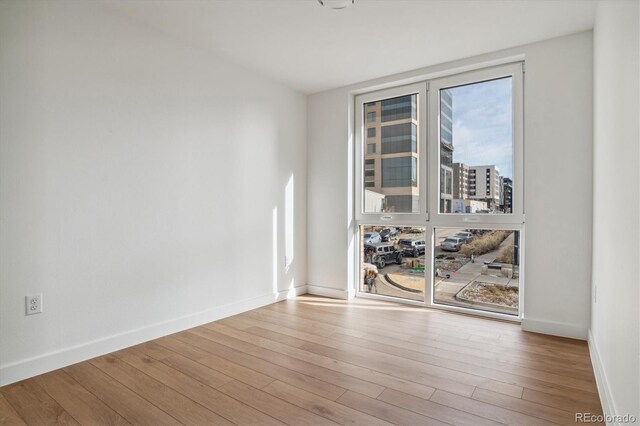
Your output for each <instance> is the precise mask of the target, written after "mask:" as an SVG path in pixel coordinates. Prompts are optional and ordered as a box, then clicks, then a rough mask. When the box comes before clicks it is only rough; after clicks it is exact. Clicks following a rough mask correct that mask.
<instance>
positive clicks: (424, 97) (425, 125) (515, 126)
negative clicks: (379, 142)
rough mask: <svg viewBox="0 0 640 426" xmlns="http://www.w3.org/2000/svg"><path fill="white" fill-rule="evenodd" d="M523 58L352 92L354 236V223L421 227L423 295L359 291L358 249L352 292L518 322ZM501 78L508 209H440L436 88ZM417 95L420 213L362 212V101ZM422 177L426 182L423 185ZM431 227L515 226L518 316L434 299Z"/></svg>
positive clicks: (521, 287)
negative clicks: (509, 148) (507, 127)
mask: <svg viewBox="0 0 640 426" xmlns="http://www.w3.org/2000/svg"><path fill="white" fill-rule="evenodd" d="M523 71H524V69H523V62H521V61H519V62H514V63H509V64H506V65H498V66H493V67H487V68H482V69H477V70H472V71H468V72H464V73H457V74H454V75H449V76H444V77H438V78H435V79H432V80H427V79H425V80H424V81H422V82H419V83H414V84H410V85H406V86H400V87H394V88H391V89H385V90H379V91H375V92H370V93H365V94H362V95H358V96H355V105H354V106H355V108H354V115H355V117H354V121H355V132H354V145H355V152H354V154H355V163H356V164H355V179H354V184H355V188H354V195H355V200H354V209H355V212H354V213H355V214H354V217H355V219H356V220H355V225H356V226H355V227H354V229H355V238H356V239H355V241H360V226H363V225H373V226H385V225H388V226H394V225H400V226H416V227H424V228H425V235H424V239H425V243H426V244H425V295H424V301H415V300H409V299H402V298H396V297H391V296H384V295H379V294H370V293H368V292H363V291H362V290H361V282H362V280H361V278H362V277H361V270H360V259H359V255H360V250H355V252H356V256H357V257H358V258H357V259H356V262H355V266H356V271H355V272H356V273H355V278H356V283H355V285H356V295H357V296H358V297H365V298H374V299H382V300H391V301H396V302H402V303H406V304H410V305H418V306H426V307H431V308H438V309H443V310H449V311H456V312H463V313H470V314H473V315H476V316H485V317H491V318H500V319H506V320H511V321H519V320H520V319H521V318H522V316H523V314H524V297H523V296H524V284H525V282H524V281H525V280H524V278H525V261H524V259H525V249H524V247H525V232H524V231H525V229H524V228H525V225H524V223H525V215H524V213H525V212H524V81H523ZM504 77H511V78H512V105H513V114H512V120H513V121H512V131H513V190H512V213H511V214H465V213H440V120H439V118H440V96H439V94H440V89H446V88H450V87H455V86H460V85H464V84H472V83H480V82H482V81H488V80H495V79H499V78H504ZM413 93H417V94H418V121H419V123H420V124H419V128H418V144H419V148H418V152H419V156H418V164H419V174H418V182H419V183H420V186H419V188H420V191H419V196H420V203H421V211H420V213H383V214H378V213H364V212H363V211H362V210H363V196H364V173H363V169H364V153H365V152H366V143H367V137H366V129H365V127H366V120H365V118H364V107H365V105H366V104H367V103H370V102H375V101H379V100H382V99H388V98H393V97H398V96H403V95H407V94H413ZM424 182H426V183H427V184H426V185H424ZM437 228H470V229H491V230H514V231H519V233H520V241H519V249H520V255H519V256H520V259H521V260H520V270H519V290H520V291H519V308H518V315H517V316H516V315H507V314H500V313H494V312H489V311H481V310H476V309H471V308H465V307H457V306H450V305H443V304H436V303H434V294H433V291H434V283H435V278H434V275H433V265H434V240H435V231H436V229H437Z"/></svg>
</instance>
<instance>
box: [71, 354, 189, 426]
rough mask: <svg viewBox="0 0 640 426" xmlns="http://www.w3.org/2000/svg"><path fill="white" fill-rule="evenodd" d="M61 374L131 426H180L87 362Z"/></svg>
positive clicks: (73, 366)
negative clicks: (142, 425) (68, 377)
mask: <svg viewBox="0 0 640 426" xmlns="http://www.w3.org/2000/svg"><path fill="white" fill-rule="evenodd" d="M64 371H65V372H66V373H67V374H69V375H70V376H71V377H73V378H74V379H75V380H76V381H77V382H78V383H80V384H81V385H82V386H83V387H84V388H85V389H87V390H88V391H90V392H91V393H92V394H94V395H95V396H97V397H98V398H100V399H101V400H102V402H104V403H105V404H106V405H108V406H109V408H111V409H112V410H114V411H116V412H117V413H118V414H120V415H121V416H122V417H124V418H125V419H126V420H127V421H128V422H129V423H131V424H145V425H176V424H180V423H179V422H178V421H177V420H176V419H175V418H173V417H171V416H170V415H169V414H167V413H165V412H164V411H162V410H160V409H159V408H158V407H156V406H155V405H153V404H152V403H150V402H149V401H147V400H146V399H144V398H142V397H141V396H139V395H138V394H137V393H135V392H133V391H132V390H130V389H129V388H127V387H126V386H124V385H123V384H121V383H120V382H118V381H117V380H116V379H114V378H112V377H111V376H109V375H108V374H107V373H104V372H103V371H102V370H100V369H99V368H98V367H96V366H94V365H93V364H91V363H90V362H82V363H80V364H75V365H72V366H70V367H66V368H64Z"/></svg>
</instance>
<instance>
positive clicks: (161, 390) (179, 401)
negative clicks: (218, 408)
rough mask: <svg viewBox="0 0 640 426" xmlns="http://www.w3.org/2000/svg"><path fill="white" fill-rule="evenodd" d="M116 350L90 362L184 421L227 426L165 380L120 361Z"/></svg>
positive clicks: (214, 414) (219, 418)
mask: <svg viewBox="0 0 640 426" xmlns="http://www.w3.org/2000/svg"><path fill="white" fill-rule="evenodd" d="M117 355H118V352H116V353H115V354H114V355H106V356H103V357H99V358H95V359H93V360H91V364H93V365H95V366H96V367H98V368H99V369H100V370H102V371H103V372H104V373H106V374H108V375H110V376H111V377H113V378H114V379H116V380H117V381H118V382H120V383H122V384H123V385H125V386H126V387H128V388H129V389H131V390H132V391H133V392H135V393H137V394H138V395H140V396H141V397H143V398H144V399H146V400H147V401H149V402H151V403H153V404H154V405H156V406H157V407H162V410H163V411H165V412H170V413H171V416H172V417H174V418H175V419H176V420H178V421H179V422H181V423H184V424H216V425H230V424H232V423H231V422H230V421H229V420H227V419H225V418H223V417H221V416H219V415H218V414H216V413H214V412H212V411H211V410H208V409H207V408H205V407H203V406H202V405H200V404H197V403H196V402H194V401H193V400H192V399H190V398H187V397H186V396H184V395H182V394H181V393H179V392H177V391H175V390H174V389H173V388H171V387H170V386H168V384H167V383H166V382H164V381H159V380H155V379H154V378H152V377H151V376H149V375H147V374H145V373H144V372H143V371H140V370H139V369H137V368H135V367H134V366H132V365H130V364H128V363H126V362H124V361H122V360H121V359H120V357H119V356H117Z"/></svg>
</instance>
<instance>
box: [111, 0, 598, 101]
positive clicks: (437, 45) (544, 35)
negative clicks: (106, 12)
mask: <svg viewBox="0 0 640 426" xmlns="http://www.w3.org/2000/svg"><path fill="white" fill-rule="evenodd" d="M104 3H105V4H107V5H108V7H110V8H112V9H115V10H117V11H118V12H119V13H122V14H125V15H127V16H129V17H132V18H135V19H137V20H140V21H142V22H144V23H146V24H147V25H149V26H151V27H154V28H157V29H160V30H162V31H164V32H166V33H169V34H172V35H173V36H175V37H178V38H181V39H183V40H185V41H188V42H190V43H194V44H196V45H198V46H200V47H202V48H204V49H208V50H210V51H213V52H216V53H218V54H222V55H224V56H226V57H228V59H230V60H231V61H233V62H235V63H239V64H241V65H243V66H246V67H248V68H251V69H253V70H256V71H258V72H261V73H263V74H266V75H268V76H270V77H272V78H273V79H276V80H279V81H281V82H283V83H285V84H287V85H288V86H290V87H293V88H295V89H297V90H299V91H301V92H304V93H314V92H318V91H322V90H326V89H330V88H334V87H339V86H344V85H347V84H351V83H356V82H360V81H364V80H368V79H372V78H376V77H382V76H385V75H389V74H394V73H398V72H402V71H409V70H412V69H417V68H421V67H425V66H429V65H434V64H438V63H442V62H446V61H451V60H455V59H460V58H465V57H469V56H473V55H477V54H481V53H486V52H491V51H495V50H499V49H504V48H508V47H513V46H518V45H521V44H526V43H531V42H534V41H539V40H544V39H548V38H552V37H557V36H561V35H565V34H571V33H575V32H579V31H584V30H589V29H591V28H593V20H594V15H595V8H596V2H595V1H593V0H356V1H355V4H354V5H352V6H350V7H349V8H347V9H344V10H331V9H327V8H324V7H322V6H320V5H319V4H318V2H317V1H316V0H156V1H149V0H105V1H104Z"/></svg>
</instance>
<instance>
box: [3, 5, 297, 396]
mask: <svg viewBox="0 0 640 426" xmlns="http://www.w3.org/2000/svg"><path fill="white" fill-rule="evenodd" d="M0 104H1V107H0V142H1V144H0V173H1V174H0V224H1V227H2V228H1V234H2V238H1V242H0V259H1V276H0V277H1V283H0V385H2V384H6V383H9V382H12V381H15V380H18V379H20V378H23V377H27V376H30V375H33V374H36V373H40V372H43V371H46V370H49V369H52V368H56V367H60V366H62V365H65V364H68V363H70V362H75V361H79V360H81V359H84V358H87V357H91V356H95V355H98V354H100V353H104V352H109V351H112V350H115V349H118V348H120V347H123V346H126V345H130V344H133V343H137V342H140V341H143V340H147V339H150V338H153V337H156V336H159V335H163V334H166V333H169V332H173V331H177V330H180V329H183V328H187V327H189V326H193V325H196V324H199V323H202V322H206V321H210V320H213V319H216V318H218V317H220V316H222V315H228V314H230V313H234V312H238V311H241V310H245V309H249V308H252V307H255V306H259V305H261V304H266V303H269V302H272V301H273V300H274V299H275V298H276V297H277V296H278V294H279V295H280V296H281V297H282V296H283V295H286V294H287V293H288V290H289V288H290V286H302V287H299V289H298V290H299V291H304V288H305V287H304V284H305V277H306V252H305V251H306V176H305V174H306V171H305V165H306V98H305V97H304V96H302V95H300V94H298V93H296V92H294V91H292V90H290V89H288V88H286V87H284V86H282V85H280V84H277V83H275V82H272V81H270V80H268V79H266V78H263V77H262V76H260V75H257V74H255V73H252V72H249V71H247V70H245V69H243V68H240V67H238V66H235V65H232V64H230V63H227V62H225V60H224V58H220V57H216V56H215V55H213V54H211V53H207V52H204V51H200V50H197V49H195V48H194V47H192V46H190V45H188V44H186V43H182V42H179V41H178V40H174V39H172V38H170V37H168V36H165V35H164V34H163V33H160V32H156V31H154V30H151V29H147V28H146V27H144V26H143V25H141V24H139V23H137V22H133V21H130V20H128V19H127V18H124V17H120V16H117V15H114V14H112V12H110V11H108V10H106V9H103V8H102V6H100V5H99V4H98V2H73V3H68V2H64V3H63V2H59V1H56V2H44V1H43V2H23V1H14V2H10V1H3V2H1V3H0ZM289 182H292V183H291V184H289ZM288 184H289V185H292V186H289V189H290V191H289V194H290V195H289V196H288V197H287V196H286V195H285V193H286V191H287V185H288ZM276 209H277V213H276V220H275V222H276V226H277V231H276V232H275V237H276V239H277V242H276V244H275V247H276V249H277V253H275V254H274V250H273V247H274V241H273V238H272V236H273V235H274V231H273V223H274V211H275V210H276ZM287 214H288V215H289V216H288V217H285V216H286V215H287ZM285 227H288V228H290V229H288V230H286V231H287V232H285ZM287 241H288V243H287ZM285 243H287V244H288V247H285ZM292 245H293V246H292ZM285 249H286V250H288V252H289V254H290V256H289V263H290V265H289V266H288V267H285V260H284V253H285ZM291 255H293V259H291V257H292V256H291ZM274 265H275V270H274ZM274 280H275V281H274ZM40 292H41V293H43V294H44V313H42V314H40V315H34V316H28V317H27V316H25V313H24V311H25V307H24V297H25V295H27V294H32V293H40Z"/></svg>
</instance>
